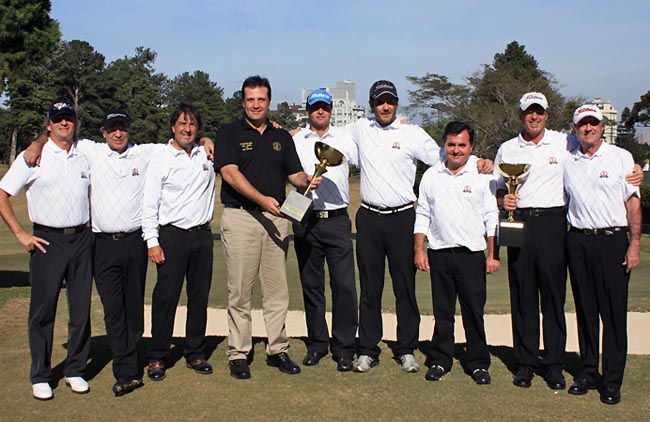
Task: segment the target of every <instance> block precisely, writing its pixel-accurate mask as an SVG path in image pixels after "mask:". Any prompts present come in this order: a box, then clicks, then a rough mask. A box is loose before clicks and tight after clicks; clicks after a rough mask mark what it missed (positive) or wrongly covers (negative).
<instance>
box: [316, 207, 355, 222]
mask: <svg viewBox="0 0 650 422" xmlns="http://www.w3.org/2000/svg"><path fill="white" fill-rule="evenodd" d="M342 215H344V216H346V217H347V215H348V209H347V207H346V208H339V209H337V210H321V211H319V210H314V211H312V213H311V217H312V218H316V219H319V220H321V219H325V218H334V217H340V216H342Z"/></svg>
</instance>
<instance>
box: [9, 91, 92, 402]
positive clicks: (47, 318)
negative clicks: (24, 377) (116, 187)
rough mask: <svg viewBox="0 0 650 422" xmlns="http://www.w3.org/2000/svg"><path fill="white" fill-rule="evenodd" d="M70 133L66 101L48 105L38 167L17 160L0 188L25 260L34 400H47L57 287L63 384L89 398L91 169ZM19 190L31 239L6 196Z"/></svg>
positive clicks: (72, 121) (72, 122)
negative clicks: (65, 313) (62, 309)
mask: <svg viewBox="0 0 650 422" xmlns="http://www.w3.org/2000/svg"><path fill="white" fill-rule="evenodd" d="M76 126H77V117H76V113H75V110H74V108H73V106H72V105H71V104H69V103H67V102H65V101H59V102H56V103H54V104H53V105H52V106H51V107H50V109H49V113H48V122H47V128H48V130H49V132H50V136H49V139H48V141H47V142H46V144H45V146H44V148H43V158H42V162H41V167H39V168H31V167H28V166H27V164H26V163H25V161H24V160H23V157H21V156H19V157H20V159H18V160H16V161H15V162H14V164H13V165H12V166H11V168H10V169H9V170H8V171H7V174H5V176H4V177H3V178H2V181H0V215H2V218H3V219H4V220H5V222H6V223H7V225H8V226H9V229H10V230H11V231H12V233H13V234H14V236H16V239H18V241H19V242H20V243H21V244H22V245H23V246H24V247H25V249H27V250H28V251H29V253H30V260H29V268H30V285H31V297H30V307H29V322H28V334H29V345H30V351H31V356H32V366H31V373H30V379H31V382H32V395H33V396H34V398H35V399H38V400H49V399H51V398H52V397H53V394H52V388H51V386H50V384H49V383H50V382H51V380H52V365H51V357H52V347H53V333H54V320H55V316H56V307H57V301H58V297H59V292H60V290H61V287H62V285H63V280H64V279H65V282H66V296H67V298H68V307H69V315H70V320H69V323H68V344H67V349H68V357H67V359H66V361H65V366H64V368H63V374H64V376H65V383H66V384H67V385H68V386H69V387H70V388H71V389H72V391H73V392H75V393H78V394H83V393H87V392H88V391H89V387H88V383H87V382H86V380H85V379H84V378H83V375H84V371H85V369H86V362H87V360H88V352H89V351H90V295H91V281H92V250H93V247H92V246H93V236H92V233H91V231H90V230H89V228H88V220H89V213H90V207H89V197H88V189H89V185H90V183H89V182H90V169H89V166H88V161H87V160H86V158H85V157H83V156H82V155H81V154H79V152H78V151H77V142H76V140H75V128H76ZM21 155H23V154H21ZM23 187H24V188H25V190H26V193H27V206H28V210H29V217H30V220H31V221H32V222H33V223H34V232H33V234H30V233H28V232H27V231H26V230H25V229H24V228H23V227H22V226H21V224H20V223H19V222H18V219H17V218H16V215H15V213H14V211H13V209H12V207H11V203H10V202H9V196H10V195H11V196H13V195H16V194H17V193H18V192H19V191H20V189H21V188H23Z"/></svg>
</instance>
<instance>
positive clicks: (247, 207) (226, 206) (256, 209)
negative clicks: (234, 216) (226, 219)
mask: <svg viewBox="0 0 650 422" xmlns="http://www.w3.org/2000/svg"><path fill="white" fill-rule="evenodd" d="M223 207H224V208H232V209H235V210H245V211H260V212H263V211H264V210H263V209H262V208H261V207H258V206H257V205H251V206H246V207H245V206H243V205H233V204H223Z"/></svg>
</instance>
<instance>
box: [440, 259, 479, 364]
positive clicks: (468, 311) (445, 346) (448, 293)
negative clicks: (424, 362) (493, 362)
mask: <svg viewBox="0 0 650 422" xmlns="http://www.w3.org/2000/svg"><path fill="white" fill-rule="evenodd" d="M428 256H429V266H430V270H429V271H430V275H431V296H432V298H433V316H434V318H435V327H434V330H433V337H432V339H431V344H430V346H429V356H428V358H429V359H428V364H429V366H431V365H440V366H442V367H443V368H445V370H447V371H449V370H451V367H452V365H453V357H454V315H455V311H456V297H458V301H459V302H460V311H461V315H462V318H463V327H464V328H465V338H466V340H467V357H466V360H465V366H466V368H467V369H468V370H469V371H470V373H471V372H473V371H474V370H475V369H488V368H489V367H490V351H489V349H488V346H487V342H486V340H485V324H484V322H483V311H484V309H485V300H486V297H487V294H486V277H485V254H484V253H483V251H479V252H472V251H470V250H469V249H467V248H453V249H440V250H431V249H429V250H428Z"/></svg>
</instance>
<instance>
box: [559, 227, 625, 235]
mask: <svg viewBox="0 0 650 422" xmlns="http://www.w3.org/2000/svg"><path fill="white" fill-rule="evenodd" d="M569 231H572V232H575V233H580V234H583V235H585V236H613V235H615V234H616V233H620V232H626V231H627V227H605V228H603V229H579V228H577V227H573V226H571V229H569Z"/></svg>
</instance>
